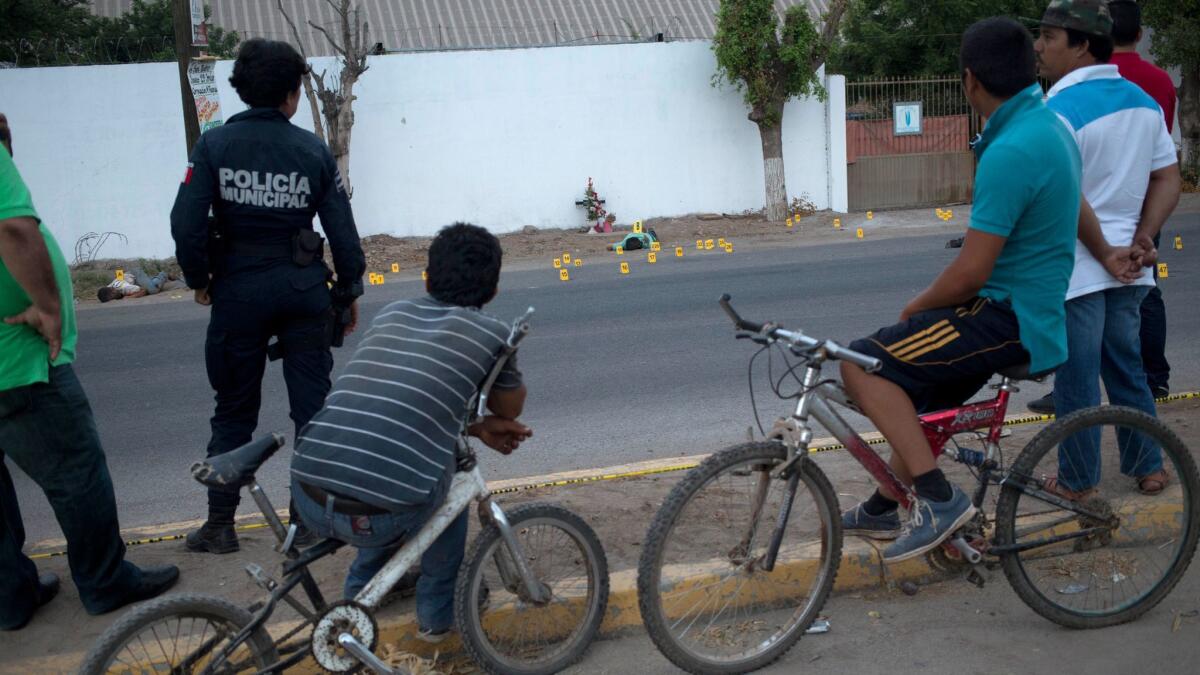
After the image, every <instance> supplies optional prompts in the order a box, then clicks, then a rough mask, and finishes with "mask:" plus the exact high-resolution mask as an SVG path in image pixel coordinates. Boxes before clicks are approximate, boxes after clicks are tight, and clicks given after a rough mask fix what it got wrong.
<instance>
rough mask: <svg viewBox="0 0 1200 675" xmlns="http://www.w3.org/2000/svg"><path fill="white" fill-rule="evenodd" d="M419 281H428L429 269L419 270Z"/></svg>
mask: <svg viewBox="0 0 1200 675" xmlns="http://www.w3.org/2000/svg"><path fill="white" fill-rule="evenodd" d="M421 281H429V270H421Z"/></svg>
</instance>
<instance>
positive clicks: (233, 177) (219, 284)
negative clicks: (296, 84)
mask: <svg viewBox="0 0 1200 675" xmlns="http://www.w3.org/2000/svg"><path fill="white" fill-rule="evenodd" d="M210 207H211V209H212V214H213V216H215V230H216V231H215V232H214V227H211V226H210V222H213V221H210V218H209V209H210ZM314 215H317V216H320V218H321V229H322V230H323V231H324V233H325V236H326V238H327V239H328V243H329V248H330V250H331V253H332V258H333V266H334V269H335V270H336V272H337V277H336V282H335V286H334V288H333V291H334V292H335V293H338V294H339V297H343V298H353V297H357V296H358V295H361V294H362V275H363V271H364V269H365V267H366V263H365V260H364V257H363V252H362V247H361V245H360V242H359V237H358V232H357V230H356V229H355V226H354V216H353V214H352V212H351V210H350V200H349V196H348V195H347V194H346V190H345V187H344V186H343V184H342V179H341V174H340V173H339V172H338V169H337V164H336V163H335V161H334V159H333V155H332V154H331V153H330V151H329V148H328V147H327V146H326V145H325V144H324V143H323V142H321V140H320V139H318V138H317V137H316V136H315V135H314V134H312V133H310V132H308V131H305V130H303V129H301V128H299V127H297V126H295V125H293V124H292V123H291V122H289V121H288V118H287V117H286V116H285V115H284V114H283V113H282V112H280V111H279V109H277V108H252V109H250V110H247V111H245V112H242V113H239V114H237V115H234V116H233V117H231V118H229V121H228V122H226V123H225V124H224V125H223V126H220V127H217V128H216V129H213V130H211V131H208V132H206V133H205V134H204V135H203V136H201V137H200V140H199V141H198V142H197V143H196V147H195V148H194V150H193V152H192V157H191V163H190V164H189V165H188V170H187V175H186V176H185V178H184V181H183V184H182V185H181V186H180V188H179V193H178V195H177V197H176V199H175V206H174V208H173V209H172V210H171V234H172V236H173V237H174V239H175V245H176V257H177V259H178V261H179V265H180V267H182V268H183V274H184V278H185V279H186V281H187V284H188V286H189V287H190V288H193V289H203V288H208V289H209V295H210V297H211V298H212V314H211V317H210V320H209V325H208V338H207V341H206V343H205V350H204V358H205V363H206V365H207V369H208V378H209V382H210V383H211V384H212V388H213V389H214V390H215V391H216V403H217V405H216V412H215V413H214V414H213V417H212V440H211V441H210V442H209V444H208V456H209V457H212V456H214V455H218V454H221V453H224V452H228V451H230V450H233V449H234V448H237V447H239V446H241V445H244V444H245V443H248V442H250V440H251V435H252V434H253V432H254V429H255V427H256V426H257V424H258V411H259V405H260V403H261V400H262V377H263V371H264V368H265V366H266V361H267V357H268V343H269V342H270V341H271V339H272V338H273V337H274V338H276V339H277V343H275V344H272V345H271V348H270V352H271V357H272V358H273V359H274V358H282V360H283V377H284V381H285V382H286V383H287V390H288V399H289V403H290V406H291V417H292V420H293V421H294V422H295V425H296V432H297V434H299V430H300V428H301V427H302V426H304V425H305V424H307V423H308V421H309V420H310V419H311V418H312V416H313V415H314V414H316V412H317V411H318V410H319V409H320V408H321V405H322V403H323V402H324V400H325V396H326V394H328V393H329V388H330V379H329V376H330V371H331V370H332V368H333V356H332V354H331V353H330V344H331V335H332V330H331V329H332V321H331V317H332V316H333V312H332V310H331V292H330V290H331V289H330V287H329V286H328V285H327V281H329V280H330V272H329V269H328V267H327V266H326V264H325V262H324V260H323V259H322V257H320V251H316V250H314V249H315V248H316V246H315V245H314V244H319V239H316V240H315V242H314V239H315V233H313V232H312V229H313V216H314ZM305 231H307V232H305ZM306 258H308V259H310V260H306ZM306 262H307V264H305V263H306ZM238 500H239V495H238V494H237V493H236V492H232V493H231V492H222V491H217V490H210V491H209V523H211V524H213V525H232V523H233V515H234V512H235V511H236V509H237V504H238ZM233 541H234V542H235V543H234V544H233V549H231V550H236V539H234V540H233ZM210 550H211V549H210Z"/></svg>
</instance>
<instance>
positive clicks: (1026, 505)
mask: <svg viewBox="0 0 1200 675" xmlns="http://www.w3.org/2000/svg"><path fill="white" fill-rule="evenodd" d="M1160 466H1161V467H1162V468H1165V469H1166V470H1167V472H1168V474H1169V475H1170V479H1169V483H1168V485H1167V487H1166V488H1165V489H1164V490H1162V492H1160V493H1158V494H1156V495H1146V494H1143V493H1141V491H1140V490H1139V488H1138V480H1137V478H1135V477H1136V476H1144V475H1146V474H1148V473H1151V472H1152V471H1153V470H1156V469H1157V468H1158V467H1160ZM1051 477H1053V478H1055V481H1056V482H1057V484H1058V489H1059V490H1069V491H1072V492H1073V493H1074V494H1071V495H1070V497H1071V499H1072V501H1071V503H1072V504H1074V505H1076V506H1077V508H1079V509H1080V510H1085V511H1088V512H1090V514H1089V515H1084V514H1081V513H1077V512H1075V511H1072V510H1066V509H1063V508H1060V507H1058V506H1055V505H1052V504H1050V503H1049V502H1046V501H1043V500H1041V499H1038V498H1037V497H1035V496H1033V495H1029V494H1025V493H1024V492H1022V491H1021V490H1020V489H1019V488H1018V487H1017V486H1016V485H1014V484H1013V481H1014V480H1015V481H1016V482H1024V483H1025V484H1026V485H1028V486H1029V487H1030V488H1033V489H1043V490H1047V491H1052V490H1053V489H1055V488H1054V484H1053V483H1048V481H1047V479H1048V478H1051ZM1083 530H1088V531H1089V532H1090V533H1089V534H1088V535H1087V536H1083V537H1072V538H1066V537H1065V536H1066V535H1070V534H1072V533H1075V534H1078V533H1080V532H1081V531H1083ZM1198 533H1200V478H1198V477H1197V475H1196V463H1195V460H1194V459H1193V458H1192V456H1191V454H1190V453H1189V452H1188V449H1187V448H1186V447H1185V446H1184V444H1183V441H1181V440H1180V439H1179V437H1178V436H1176V435H1175V433H1174V432H1173V431H1171V429H1170V428H1168V427H1167V426H1166V425H1165V424H1163V423H1162V422H1160V421H1158V420H1157V419H1155V418H1153V417H1151V416H1149V415H1147V414H1145V413H1143V412H1140V411H1138V410H1134V409H1132V408H1123V407H1118V406H1099V407H1095V408H1087V409H1085V410H1080V411H1077V412H1075V413H1072V414H1070V415H1067V416H1066V417H1063V418H1062V419H1059V420H1058V421H1056V422H1054V423H1053V424H1051V425H1050V426H1048V427H1046V428H1045V429H1043V430H1042V431H1041V432H1040V433H1039V434H1038V435H1037V436H1035V437H1034V438H1033V440H1032V441H1030V443H1029V445H1028V446H1027V447H1026V448H1025V449H1024V450H1023V451H1022V452H1021V455H1020V456H1019V457H1018V458H1017V461H1016V462H1015V463H1014V464H1013V466H1012V471H1011V476H1010V478H1009V479H1008V480H1007V481H1006V484H1005V487H1004V488H1003V490H1002V492H1001V495H1000V501H999V503H998V504H997V507H996V543H997V544H998V545H1000V546H1005V545H1014V544H1015V545H1031V544H1035V543H1037V542H1042V541H1046V540H1050V539H1052V538H1054V537H1060V540H1058V541H1056V542H1050V543H1047V544H1046V545H1039V546H1036V547H1032V548H1030V549H1029V550H1024V551H1016V552H1010V553H1005V554H1002V555H1001V556H1000V561H1001V565H1002V566H1003V568H1004V575H1005V576H1006V577H1007V578H1008V582H1009V583H1010V584H1011V585H1012V587H1013V590H1015V591H1016V592H1017V595H1019V596H1020V597H1021V600H1023V601H1024V602H1025V604H1027V605H1029V607H1030V608H1032V609H1033V611H1035V612H1037V613H1038V614H1041V615H1042V616H1044V617H1046V618H1047V619H1049V620H1051V621H1053V622H1055V623H1058V624H1061V625H1063V626H1067V627H1068V628H1101V627H1104V626H1112V625H1116V624H1119V623H1124V622H1126V621H1131V620H1133V619H1136V618H1137V617H1139V616H1141V615H1142V614H1144V613H1145V612H1147V611H1148V610H1149V609H1150V608H1152V607H1154V606H1155V605H1157V604H1158V603H1159V602H1160V601H1161V600H1162V599H1163V598H1164V597H1166V595H1167V593H1169V592H1170V591H1171V589H1172V588H1173V587H1174V586H1175V584H1176V582H1178V581H1179V579H1180V577H1182V576H1183V573H1184V571H1185V570H1186V569H1187V566H1188V564H1189V563H1190V562H1191V560H1192V554H1193V553H1195V551H1196V539H1197V535H1198Z"/></svg>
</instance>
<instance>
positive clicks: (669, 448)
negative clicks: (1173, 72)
mask: <svg viewBox="0 0 1200 675" xmlns="http://www.w3.org/2000/svg"><path fill="white" fill-rule="evenodd" d="M1177 234H1179V235H1182V236H1183V238H1184V240H1185V241H1187V242H1196V243H1195V244H1192V245H1191V246H1190V247H1189V248H1185V249H1184V250H1182V251H1174V250H1170V251H1165V252H1164V259H1165V260H1166V261H1167V262H1168V263H1169V264H1170V265H1171V268H1170V277H1169V278H1168V279H1166V280H1163V282H1162V287H1163V293H1164V296H1165V298H1166V301H1167V306H1168V315H1169V320H1170V330H1171V339H1170V343H1169V346H1168V357H1169V359H1170V360H1171V362H1172V364H1173V367H1174V368H1175V371H1174V373H1173V375H1172V388H1173V389H1174V390H1176V391H1182V390H1190V389H1197V388H1200V364H1198V363H1197V361H1196V359H1195V356H1196V349H1195V344H1196V342H1195V337H1194V336H1195V335H1196V334H1197V332H1198V331H1200V314H1197V313H1194V312H1192V311H1190V308H1192V307H1195V306H1197V305H1198V304H1200V285H1198V284H1197V283H1196V279H1197V278H1198V277H1200V274H1198V273H1197V270H1198V269H1200V252H1198V247H1200V214H1187V215H1177V216H1175V217H1173V218H1172V220H1171V221H1170V222H1169V223H1168V225H1167V227H1166V230H1165V234H1164V242H1168V241H1171V240H1172V238H1173V237H1174V236H1175V235H1177ZM732 238H734V239H736V236H734V237H732ZM947 238H948V237H947V235H945V234H941V235H934V236H908V237H898V238H892V239H883V240H879V239H867V240H864V241H854V240H849V241H845V242H842V243H836V244H827V245H819V246H803V247H775V248H766V249H754V248H753V247H752V246H749V245H748V244H750V243H751V242H748V241H747V242H746V243H745V244H739V246H738V249H737V251H736V252H735V253H733V254H732V255H727V254H724V253H708V254H703V255H702V254H698V253H697V252H696V251H695V250H694V249H692V248H689V249H688V250H687V255H686V257H684V258H683V259H682V260H680V259H676V258H675V257H674V256H673V255H669V254H668V253H667V252H664V254H663V259H662V260H660V262H659V263H658V264H656V265H648V264H646V262H645V259H644V256H634V255H629V256H626V258H625V259H627V260H629V261H630V262H631V268H632V273H631V274H629V275H628V276H622V275H620V274H618V272H617V267H618V266H617V260H616V259H615V258H614V257H612V256H611V255H610V256H609V257H606V258H603V259H599V258H596V259H590V260H587V261H585V265H584V266H583V267H582V268H572V270H571V273H572V280H571V281H570V282H568V283H563V282H561V281H559V280H558V274H557V271H556V270H554V269H552V268H550V266H549V265H548V264H545V265H540V266H538V267H537V268H536V269H528V267H529V265H525V267H526V269H519V267H520V266H515V267H517V269H514V270H512V271H509V272H506V273H505V274H504V275H503V277H502V280H501V285H502V288H501V293H500V296H499V298H498V299H497V300H496V301H495V302H493V303H492V304H491V305H489V306H488V308H487V309H488V311H490V312H491V313H493V314H495V315H497V316H500V317H504V318H509V317H514V316H516V315H518V314H519V313H520V312H521V311H522V310H524V308H525V307H526V306H529V305H532V306H534V307H535V308H536V309H537V313H536V316H535V318H534V331H533V333H531V335H530V337H529V338H528V339H527V340H526V341H525V343H524V345H523V347H522V349H521V353H520V366H521V368H522V370H523V371H524V373H525V376H526V382H527V384H528V385H529V390H530V396H529V400H528V402H527V404H526V411H527V414H526V416H525V421H526V422H527V423H528V424H530V426H532V427H533V429H534V432H535V436H534V438H533V439H531V440H530V441H529V442H528V443H527V444H526V445H524V446H522V448H521V449H520V450H519V451H518V453H517V454H515V455H513V456H512V457H509V458H501V457H500V456H498V455H492V454H490V453H489V454H488V455H485V456H484V458H483V468H484V471H485V472H486V474H487V475H488V477H490V478H509V477H518V476H532V475H538V474H544V473H550V472H555V471H564V470H569V469H580V468H591V467H598V466H607V465H613V464H618V463H624V462H632V461H639V460H644V459H651V458H662V457H669V456H677V455H685V454H695V453H700V452H709V451H712V450H715V449H719V448H721V447H723V446H725V445H728V444H730V443H734V442H739V441H742V440H744V439H745V438H746V434H747V429H748V427H749V426H750V425H752V424H753V416H752V414H751V411H750V403H749V396H748V393H747V386H746V375H747V363H748V360H749V357H750V355H751V354H752V353H753V349H752V347H753V345H750V344H749V343H746V342H735V341H734V340H733V339H732V337H733V334H732V329H731V326H730V324H729V322H728V320H727V319H726V318H725V316H724V315H723V314H722V313H721V312H720V310H719V309H718V308H717V305H716V299H717V297H718V296H719V295H720V294H721V293H725V292H727V293H730V294H732V296H733V298H734V304H735V306H736V307H737V308H738V309H739V310H740V311H741V312H742V314H743V315H744V316H746V317H748V318H752V319H759V320H763V319H771V320H775V321H777V322H779V323H782V324H783V325H785V326H788V327H792V328H795V327H799V328H802V329H803V330H804V331H805V332H807V333H809V334H811V335H814V336H817V337H831V338H834V339H837V340H840V341H843V342H845V341H849V340H850V339H853V338H855V337H858V336H861V335H864V334H866V333H869V332H871V331H873V330H875V329H876V328H878V327H879V326H881V325H884V324H886V323H890V322H892V321H894V320H895V318H896V316H897V315H898V313H899V311H900V309H901V307H902V306H903V304H904V303H905V302H906V301H907V300H908V299H909V298H911V297H912V296H913V295H914V294H915V293H916V292H918V291H919V290H920V289H921V288H923V287H924V286H925V285H926V284H927V283H928V282H929V281H930V280H931V279H932V278H933V277H934V276H935V275H936V273H937V272H938V271H940V270H941V269H942V268H943V267H944V266H945V265H946V264H947V263H948V262H949V261H950V260H951V259H952V258H953V256H954V255H955V253H956V252H955V251H953V250H947V249H945V248H944V247H943V246H944V243H945V241H946V239H947ZM420 292H421V282H420V281H419V280H417V279H412V280H408V281H403V280H389V282H388V283H387V284H386V285H385V286H377V287H369V289H368V293H367V295H366V296H365V297H364V298H363V300H362V315H363V316H364V317H367V318H369V317H372V316H374V314H375V313H376V312H377V311H378V310H379V309H380V308H381V307H382V306H383V305H384V304H386V303H387V302H390V301H393V300H396V299H400V298H405V297H411V296H413V295H416V294H419V293H420ZM207 319H208V316H207V310H205V309H204V308H202V307H199V306H197V305H195V304H193V303H191V302H189V301H174V302H171V301H167V302H154V303H149V302H147V303H141V304H139V303H138V302H127V303H123V304H121V305H116V306H103V307H86V308H83V309H82V310H81V311H80V312H79V326H80V339H79V356H78V360H77V362H76V370H77V372H78V374H79V377H80V379H81V380H82V381H83V383H84V387H85V388H86V389H87V392H88V395H89V397H90V399H91V402H92V406H93V409H94V411H95V415H96V422H97V425H98V426H99V429H100V433H101V437H102V439H103V442H104V447H105V451H106V453H107V455H108V462H109V467H110V470H111V473H112V474H113V478H114V482H115V485H116V491H117V498H118V502H119V504H120V514H121V523H122V526H123V527H134V526H144V525H154V524H160V523H167V522H176V521H181V520H188V519H192V518H200V517H203V515H204V513H205V499H204V492H203V490H202V489H201V487H200V486H199V485H197V484H195V483H194V482H193V481H192V480H191V478H190V476H189V473H188V467H189V466H190V465H191V463H192V462H194V461H195V460H196V459H198V458H200V457H202V456H203V454H204V447H205V445H206V443H207V441H208V436H209V426H208V418H209V416H210V415H211V412H212V405H213V404H212V391H211V389H210V388H209V385H208V381H207V379H206V376H205V371H204V364H203V342H204V333H205V326H206V325H207ZM356 342H357V340H356V339H350V340H348V341H347V347H348V348H347V349H343V350H341V351H338V352H337V353H336V359H337V364H336V365H335V376H336V373H337V372H338V370H340V366H341V364H342V363H344V362H345V360H346V359H347V358H348V356H349V354H350V353H351V352H350V349H352V348H353V346H354V344H356ZM765 365H766V364H765V359H760V361H759V363H758V366H757V367H756V368H757V369H758V373H759V374H758V376H757V377H756V382H757V386H756V391H757V395H758V403H759V407H760V411H762V413H763V419H764V424H768V425H769V423H770V420H772V419H774V417H776V416H778V415H779V414H780V413H781V412H782V411H784V410H785V409H786V406H784V405H782V404H781V403H780V402H779V401H777V400H775V399H774V398H773V397H772V395H771V393H770V391H769V389H768V388H767V386H766V384H765V382H766V377H765ZM778 365H779V364H778V362H776V363H775V366H776V370H775V373H776V376H778V375H779V374H780V372H781V371H780V370H779V369H778ZM1044 392H1045V387H1044V386H1043V385H1036V384H1034V385H1031V386H1029V387H1027V388H1026V390H1025V391H1023V392H1021V394H1019V395H1018V397H1017V398H1016V407H1014V409H1013V410H1023V409H1024V403H1025V402H1026V401H1028V400H1029V399H1031V398H1036V397H1037V396H1040V395H1041V394H1042V393H1044ZM984 393H986V391H985V392H984ZM286 401H287V398H286V394H285V390H284V385H283V378H282V375H281V372H280V368H279V365H278V364H271V365H270V366H269V367H268V370H267V377H266V382H265V388H264V403H263V409H262V413H261V415H260V424H259V430H260V432H264V433H265V432H267V431H270V430H283V431H285V433H286V435H287V436H288V437H289V439H290V438H291V436H292V433H293V430H292V424H291V421H290V420H289V418H288V416H287V404H286ZM287 467H288V453H287V452H286V451H285V452H283V453H281V454H280V455H279V456H277V457H276V458H274V459H272V460H271V461H270V462H268V464H267V465H266V466H264V468H263V469H262V470H261V471H260V476H259V478H260V481H261V482H262V483H263V485H264V487H265V488H267V490H268V492H269V494H270V495H271V496H272V499H273V500H275V503H276V506H277V507H279V506H283V505H284V504H285V503H286V471H287ZM14 478H15V482H16V486H17V492H18V495H19V499H20V501H21V505H22V510H23V515H24V520H25V526H26V530H27V536H28V540H29V541H30V542H38V541H41V540H45V539H50V538H58V537H60V536H61V533H60V531H59V529H58V526H57V524H56V523H55V521H54V518H53V513H52V512H51V510H50V508H49V506H48V504H47V503H46V501H45V499H44V497H43V496H42V495H41V493H40V490H39V489H38V488H37V487H36V486H35V485H34V484H33V483H32V482H31V481H30V480H29V479H27V478H26V477H25V476H24V474H22V473H21V472H20V471H19V470H18V471H14ZM242 510H243V512H246V513H249V512H251V511H252V510H253V502H251V501H250V500H243V507H242Z"/></svg>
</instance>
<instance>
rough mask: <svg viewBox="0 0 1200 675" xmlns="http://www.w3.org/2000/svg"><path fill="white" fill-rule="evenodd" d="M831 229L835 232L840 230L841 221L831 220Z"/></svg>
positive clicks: (839, 219) (837, 219) (838, 219)
mask: <svg viewBox="0 0 1200 675" xmlns="http://www.w3.org/2000/svg"><path fill="white" fill-rule="evenodd" d="M833 229H835V230H840V229H842V219H841V218H834V219H833Z"/></svg>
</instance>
